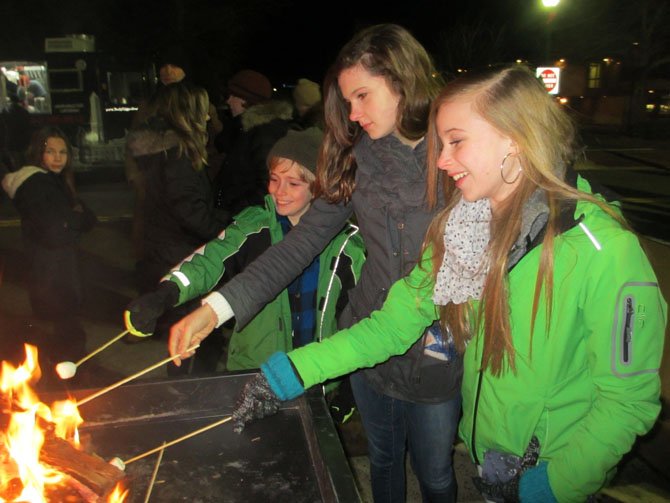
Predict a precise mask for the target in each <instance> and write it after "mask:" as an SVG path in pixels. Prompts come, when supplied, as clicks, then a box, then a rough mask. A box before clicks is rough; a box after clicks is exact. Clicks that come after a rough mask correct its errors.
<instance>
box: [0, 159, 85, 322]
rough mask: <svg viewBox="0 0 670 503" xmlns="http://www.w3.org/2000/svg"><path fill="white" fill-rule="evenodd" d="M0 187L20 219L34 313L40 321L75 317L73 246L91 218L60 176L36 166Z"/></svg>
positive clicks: (77, 286) (78, 287) (78, 289)
mask: <svg viewBox="0 0 670 503" xmlns="http://www.w3.org/2000/svg"><path fill="white" fill-rule="evenodd" d="M2 186H3V188H4V189H5V191H6V192H7V194H8V195H9V197H10V198H11V199H12V201H13V202H14V205H15V206H16V209H17V210H18V212H19V214H20V216H21V231H22V237H23V242H24V248H25V251H26V254H27V259H28V261H29V264H30V267H29V276H28V290H29V294H30V301H31V306H32V308H33V311H34V312H35V314H36V315H38V316H40V317H44V318H53V317H60V316H63V315H65V316H67V315H74V314H76V311H77V310H78V309H79V307H80V306H81V301H82V283H81V272H80V264H79V251H78V247H77V243H78V241H79V238H80V236H81V234H82V232H86V231H89V230H90V229H91V228H92V227H93V226H94V225H95V223H96V217H95V215H94V214H93V212H92V211H91V210H90V209H88V208H87V207H86V206H84V205H83V203H82V202H81V201H75V200H74V199H73V198H72V197H71V195H70V193H69V191H68V190H67V187H66V185H65V181H64V179H63V177H62V176H60V175H58V174H55V173H51V172H48V171H46V170H44V169H42V168H38V167H36V166H24V167H23V168H21V169H20V170H18V171H16V172H14V173H9V174H8V175H6V176H5V177H4V178H3V180H2ZM75 204H80V205H81V207H82V208H83V210H82V211H76V210H75V209H74V206H75Z"/></svg>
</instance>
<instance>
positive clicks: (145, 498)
mask: <svg viewBox="0 0 670 503" xmlns="http://www.w3.org/2000/svg"><path fill="white" fill-rule="evenodd" d="M164 452H165V442H163V445H161V450H160V451H159V452H158V459H157V460H156V466H154V471H153V473H152V474H151V480H150V481H149V488H148V489H147V495H146V496H145V497H144V503H149V497H150V496H151V491H152V490H153V488H154V483H155V482H156V475H158V467H159V466H160V465H161V460H162V459H163V453H164Z"/></svg>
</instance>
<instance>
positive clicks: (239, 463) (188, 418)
mask: <svg viewBox="0 0 670 503" xmlns="http://www.w3.org/2000/svg"><path fill="white" fill-rule="evenodd" d="M253 375H254V374H253V373H235V374H225V375H218V376H214V377H205V378H202V377H201V378H186V379H177V380H161V381H152V382H147V383H135V384H130V385H125V386H122V387H120V388H117V389H115V390H112V391H110V392H108V393H106V394H104V395H102V396H100V397H99V398H96V399H94V400H91V401H90V402H88V403H85V404H83V405H82V406H81V407H80V413H81V415H82V416H83V418H84V424H83V425H82V426H81V427H80V432H81V434H82V435H83V436H85V437H86V439H87V441H89V442H90V443H91V445H90V447H89V449H90V450H91V451H93V452H95V453H96V454H97V455H99V456H101V457H103V458H104V459H107V460H109V459H111V458H113V457H119V458H121V459H122V460H129V459H131V458H133V457H135V456H137V455H139V454H142V453H144V452H147V451H149V450H150V449H152V448H154V447H158V446H160V445H162V444H163V442H169V441H170V440H173V439H176V438H179V437H181V436H183V435H186V434H187V433H190V432H192V431H195V430H198V429H199V428H202V427H204V426H207V425H209V424H212V423H215V422H216V421H219V420H221V419H222V418H224V417H226V416H228V415H230V414H231V413H232V411H233V408H234V405H235V401H236V399H237V397H238V395H239V393H240V390H241V388H242V386H243V385H244V383H245V382H246V381H247V380H248V379H250V378H251V377H252V376H253ZM89 391H90V392H92V391H91V390H88V391H85V390H79V391H76V392H74V393H73V394H74V396H75V398H77V399H80V400H81V399H83V398H84V397H86V396H88V394H89ZM157 459H158V454H157V453H156V454H152V455H150V456H147V457H145V458H142V459H139V460H137V461H135V462H132V463H130V464H128V465H127V467H126V473H127V474H128V481H129V486H130V490H131V495H130V498H129V501H130V502H132V503H135V502H143V501H144V500H145V496H146V494H147V491H148V488H149V482H150V479H151V475H152V472H153V470H154V467H155V466H156V461H157ZM150 501H152V502H160V503H164V502H165V503H169V502H178V501H179V502H184V501H187V502H193V503H199V502H222V501H224V502H245V503H246V502H262V503H267V502H269V501H272V502H273V503H276V502H284V501H286V502H289V501H290V502H321V501H323V502H357V501H361V499H360V495H359V493H358V490H357V488H356V485H355V481H354V477H353V474H352V472H351V469H350V468H349V465H348V463H347V459H346V457H345V454H344V450H343V448H342V445H341V443H340V440H339V437H338V435H337V431H336V430H335V427H334V425H333V422H332V420H331V418H330V415H329V413H328V409H327V406H326V403H325V401H324V399H323V397H322V396H321V394H320V393H318V392H314V393H308V394H307V395H306V396H303V397H301V398H299V399H296V400H293V401H291V402H287V403H285V404H284V405H283V406H282V408H281V409H280V411H279V413H277V414H276V415H274V416H271V417H268V418H265V419H263V420H260V421H256V422H253V423H251V424H249V425H247V427H246V428H245V430H244V431H243V432H242V433H241V434H237V433H234V432H233V429H232V422H228V423H226V424H223V425H220V426H218V427H216V428H213V429H211V430H209V431H206V432H204V433H201V434H199V435H197V436H194V437H192V438H190V439H187V440H185V441H183V442H180V443H178V444H175V445H174V446H171V447H168V448H166V449H165V450H164V453H163V457H162V460H161V463H160V466H159V468H158V473H157V477H156V482H155V484H154V485H153V488H152V490H151V498H150Z"/></svg>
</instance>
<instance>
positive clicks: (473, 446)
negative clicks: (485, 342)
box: [470, 362, 484, 465]
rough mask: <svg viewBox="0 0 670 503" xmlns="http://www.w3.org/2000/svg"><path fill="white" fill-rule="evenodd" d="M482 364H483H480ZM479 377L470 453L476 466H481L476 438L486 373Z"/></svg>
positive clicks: (480, 373)
mask: <svg viewBox="0 0 670 503" xmlns="http://www.w3.org/2000/svg"><path fill="white" fill-rule="evenodd" d="M480 363H481V362H480ZM478 374H479V375H478V376H477V393H476V394H475V406H474V411H473V413H472V434H471V435H470V452H472V457H473V458H474V461H475V464H476V465H480V462H479V457H478V456H477V448H476V447H475V436H476V430H477V410H478V409H479V395H480V393H481V391H482V380H483V374H484V372H483V371H482V370H480V371H479V372H478Z"/></svg>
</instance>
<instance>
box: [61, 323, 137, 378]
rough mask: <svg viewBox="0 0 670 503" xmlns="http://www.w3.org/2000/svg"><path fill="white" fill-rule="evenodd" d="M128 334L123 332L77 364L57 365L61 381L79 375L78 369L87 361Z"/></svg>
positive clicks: (126, 331)
mask: <svg viewBox="0 0 670 503" xmlns="http://www.w3.org/2000/svg"><path fill="white" fill-rule="evenodd" d="M127 333H128V330H124V331H123V332H121V333H120V334H119V335H116V336H114V337H113V338H112V339H110V340H109V341H107V342H106V343H105V344H103V345H102V346H100V347H99V348H98V349H95V350H93V351H91V352H90V353H89V354H87V355H86V356H84V357H83V358H82V359H81V360H79V361H78V362H76V363H72V362H60V363H59V364H58V365H56V373H57V374H58V376H59V377H60V378H61V379H70V378H71V377H74V375H75V374H76V373H77V367H78V366H79V365H81V364H82V363H84V362H85V361H86V360H88V359H89V358H92V357H93V356H95V355H97V354H98V353H99V352H100V351H102V350H103V349H106V348H108V347H109V346H111V345H112V344H114V343H115V342H116V341H118V340H119V339H120V338H121V337H123V336H124V335H126V334H127Z"/></svg>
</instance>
